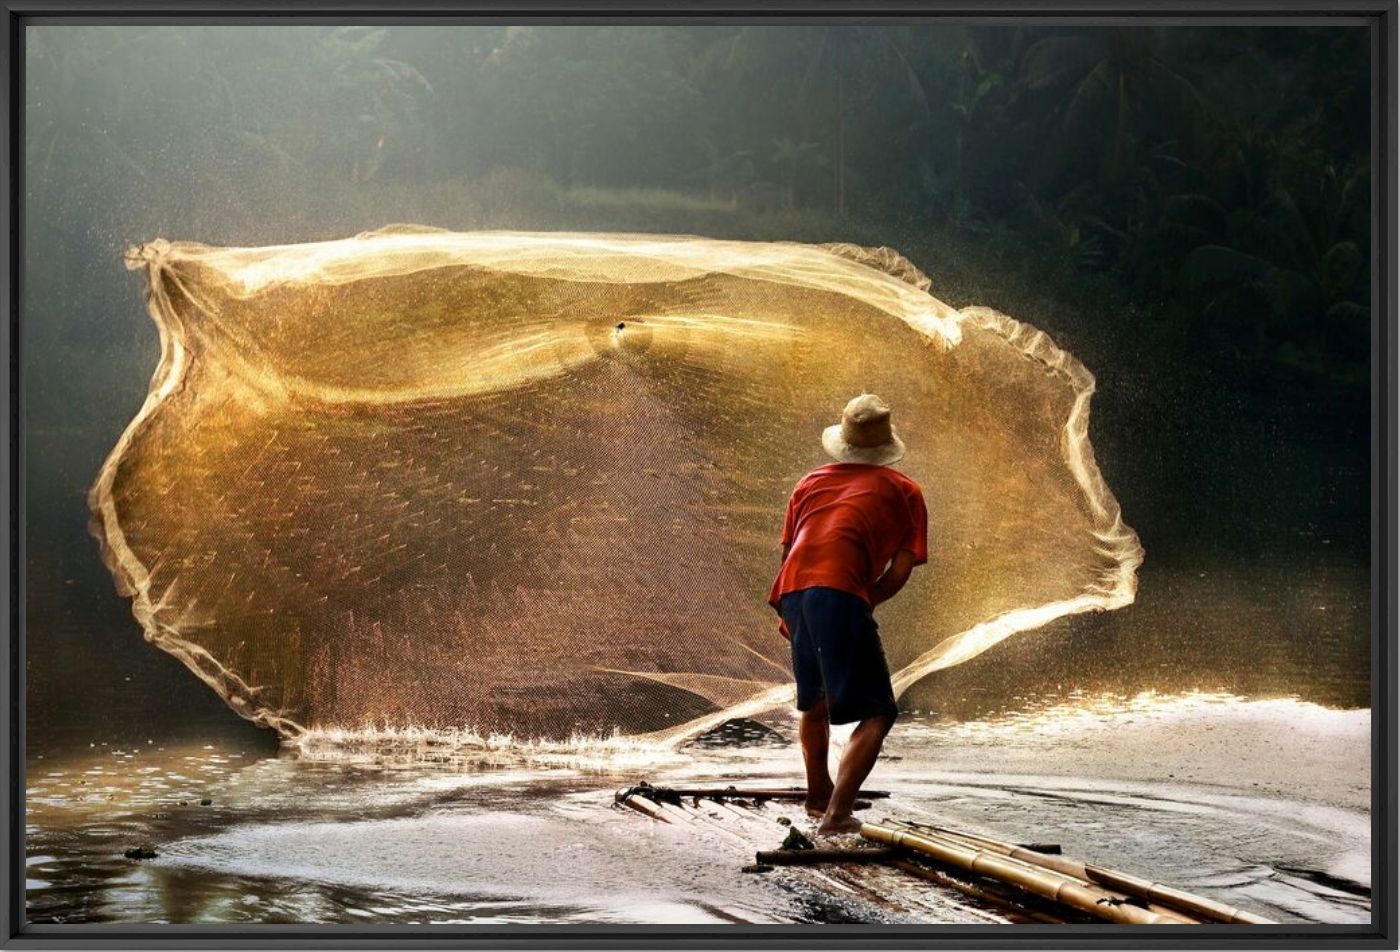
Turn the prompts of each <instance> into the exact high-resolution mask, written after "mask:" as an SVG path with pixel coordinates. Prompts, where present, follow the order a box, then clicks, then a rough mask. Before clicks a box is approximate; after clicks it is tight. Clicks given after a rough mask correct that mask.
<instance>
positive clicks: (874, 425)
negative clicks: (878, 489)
mask: <svg viewBox="0 0 1400 952" xmlns="http://www.w3.org/2000/svg"><path fill="white" fill-rule="evenodd" d="M822 449H824V450H826V452H827V455H828V456H830V457H831V458H832V459H834V460H837V461H838V462H841V463H874V464H875V465H877V466H888V465H889V464H890V463H895V462H898V461H899V460H900V459H901V458H902V457H903V456H904V441H903V440H901V439H900V438H899V437H898V436H897V435H895V432H894V427H892V426H891V425H890V408H889V406H888V405H887V404H886V403H885V401H883V400H881V399H880V398H879V397H877V396H875V394H873V393H862V394H861V395H860V396H858V397H856V398H855V399H853V400H852V401H851V402H850V403H848V404H846V409H845V410H843V411H841V422H840V423H837V424H836V425H835V426H829V427H827V428H826V429H825V430H823V431H822Z"/></svg>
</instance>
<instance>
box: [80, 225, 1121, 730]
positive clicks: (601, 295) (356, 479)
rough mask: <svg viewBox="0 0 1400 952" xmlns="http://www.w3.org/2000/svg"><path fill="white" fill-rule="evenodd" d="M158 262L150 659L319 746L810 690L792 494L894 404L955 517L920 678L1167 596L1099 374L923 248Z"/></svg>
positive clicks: (650, 249)
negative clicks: (338, 738) (1135, 515)
mask: <svg viewBox="0 0 1400 952" xmlns="http://www.w3.org/2000/svg"><path fill="white" fill-rule="evenodd" d="M128 263H129V265H130V266H131V267H132V268H144V269H145V270H146V274H147V278H148V282H149V286H148V296H149V303H150V311H151V314H152V316H153V317H154V319H155V321H156V324H157V325H158V327H159V331H160V338H161V349H162V353H161V360H160V364H159V367H158V368H157V370H156V372H155V375H154V377H153V379H152V381H151V389H150V393H149V396H148V397H147V400H146V402H145V404H144V406H143V407H142V408H141V410H140V412H139V413H138V414H137V416H136V418H135V419H134V420H133V421H132V422H131V424H130V425H129V426H128V428H127V430H126V432H125V433H124V434H123V435H122V437H121V439H120V441H119V442H118V443H117V445H116V447H115V448H114V450H113V451H112V453H111V455H110V457H109V458H108V460H107V461H106V464H105V465H104V467H103V469H102V471H101V473H100V475H99V477H98V479H97V482H96V484H95V485H94V486H93V488H92V490H91V493H90V500H89V501H90V504H91V508H92V511H93V517H94V518H93V530H94V533H95V534H96V535H97V536H98V538H99V539H100V540H101V542H102V549H103V554H104V557H105V559H106V560H107V564H108V565H109V567H110V568H111V570H112V572H113V575H114V576H115V578H116V581H117V585H118V587H119V589H120V591H121V592H122V593H123V594H125V595H128V596H130V597H131V598H132V604H133V611H134V613H135V616H136V618H137V620H138V621H139V622H140V624H141V626H142V628H143V629H144V632H145V635H146V637H147V639H148V640H150V641H151V642H153V643H155V644H156V645H158V646H160V647H161V648H163V649H165V650H166V651H168V652H170V653H171V654H173V655H175V656H176V657H178V658H179V659H180V660H182V661H183V662H184V663H185V664H186V665H188V666H189V667H190V668H191V669H192V670H193V671H194V672H195V673H196V674H198V675H199V676H200V677H201V678H202V679H203V680H204V681H205V682H207V683H208V684H209V685H210V686H211V687H213V688H214V689H215V690H216V691H218V692H219V694H220V695H221V696H222V697H224V698H225V699H226V700H227V701H228V703H229V704H230V705H232V706H233V707H234V708H235V709H236V710H237V711H238V712H239V713H241V714H242V715H244V716H245V717H248V718H250V719H252V720H254V721H256V722H258V723H260V724H264V725H268V726H272V727H275V728H277V729H278V730H280V731H282V732H283V733H284V734H285V735H287V736H289V737H295V736H297V735H300V734H302V733H303V732H305V731H307V730H309V729H312V728H321V729H324V728H340V729H345V730H354V729H360V728H365V727H369V726H373V727H375V728H378V729H381V730H382V729H385V728H389V729H395V728H405V729H407V728H420V729H429V730H447V729H464V728H469V729H473V730H476V731H478V732H481V733H483V734H489V733H510V734H513V735H515V736H517V737H542V738H548V737H569V736H572V735H580V734H605V733H610V732H614V731H622V732H624V733H629V734H631V733H649V732H658V731H664V732H670V733H671V734H672V735H673V736H674V735H675V734H677V733H684V732H686V731H690V732H693V731H695V730H696V729H699V728H701V727H703V726H705V725H708V724H712V723H717V722H718V721H719V720H722V719H724V718H726V717H729V716H737V715H739V714H754V713H761V712H762V711H763V710H764V709H768V708H772V707H774V706H776V705H781V704H783V703H786V702H787V700H788V698H789V697H790V693H789V692H790V678H791V675H790V668H789V663H788V654H787V643H786V641H784V639H783V638H782V637H781V636H780V635H779V634H778V633H777V631H776V616H775V615H774V613H773V611H772V609H771V608H769V607H768V606H767V604H766V602H765V597H766V593H767V589H768V585H769V583H770V581H771V579H772V576H773V574H774V571H775V570H776V568H777V563H778V557H779V550H778V545H777V540H778V535H779V530H780V527H781V524H782V518H783V511H784V506H785V504H786V501H787V496H788V493H789V491H790V490H791V488H792V485H793V484H794V482H795V481H796V480H797V479H798V478H799V477H800V476H801V475H802V474H803V473H804V472H806V471H807V470H808V469H810V468H812V467H813V466H816V465H819V464H821V463H823V462H825V461H826V460H825V458H824V457H823V455H822V452H821V448H820V444H819V434H820V432H821V430H822V428H823V427H824V426H826V425H828V424H830V423H831V422H833V421H835V420H836V419H838V418H839V414H840V410H841V408H842V406H843V405H844V404H845V403H846V401H847V400H848V399H849V398H850V397H851V396H853V395H855V394H857V393H860V392H862V391H871V392H874V393H878V394H879V395H881V396H882V397H883V398H884V399H885V400H886V401H888V402H889V403H890V404H891V406H892V407H893V408H894V411H895V422H896V426H897V428H898V429H899V431H900V433H901V435H902V436H903V438H904V440H905V441H906V443H907V444H908V446H909V453H908V455H907V456H906V457H905V459H904V461H903V462H902V463H901V464H900V468H901V469H902V470H903V471H905V472H907V473H908V474H909V475H910V476H912V477H913V478H915V479H916V480H918V481H919V482H920V483H921V484H922V486H923V489H924V493H925V496H926V498H927V501H928V506H929V512H930V557H929V564H928V565H927V566H926V567H924V568H922V569H920V570H918V571H916V573H915V574H914V577H913V579H912V581H911V582H910V583H909V586H908V588H907V589H906V591H905V592H904V593H902V594H901V595H900V596H899V597H898V598H897V599H895V600H894V601H893V602H891V603H889V605H888V606H886V607H882V608H881V610H880V616H881V631H882V635H883V638H884V641H885V645H886V651H887V654H888V656H889V660H890V662H891V667H892V669H894V670H896V671H897V676H896V682H897V687H898V688H899V689H900V690H903V689H904V688H906V687H907V686H908V685H909V684H911V683H913V682H914V681H915V680H917V679H918V678H919V677H921V676H923V675H925V674H927V673H929V672H930V671H933V670H936V669H938V668H941V667H946V666H948V665H950V664H956V663H957V662H959V661H962V660H966V659H967V658H969V657H972V656H973V655H975V654H977V653H978V652H980V651H982V650H985V649H986V648H988V647H989V646H991V645H993V644H995V643H996V642H997V641H999V640H1001V639H1002V638H1004V637H1006V636H1007V635H1009V634H1011V633H1013V632H1016V631H1020V630H1025V629H1027V628H1032V627H1035V626H1037V625H1040V624H1043V623H1044V622H1046V621H1048V620H1050V619H1052V618H1055V617H1058V616H1061V615H1064V614H1067V613H1071V612H1078V611H1087V610H1094V609H1105V608H1113V607H1117V606H1120V605H1123V604H1126V603H1127V602H1130V601H1131V600H1132V598H1133V592H1134V585H1135V581H1134V579H1135V569H1136V566H1137V565H1138V563H1139V561H1140V559H1141V550H1140V549H1139V547H1138V543H1137V539H1136V536H1135V535H1134V534H1133V532H1132V531H1131V529H1129V528H1127V527H1126V526H1125V525H1124V524H1123V522H1122V520H1121V519H1120V517H1119V511H1118V506H1117V504H1116V503H1115V501H1114V499H1113V497H1112V495H1111V493H1110V492H1109V490H1108V488H1107V487H1106V486H1105V485H1104V482H1103V480H1102V479H1101V477H1100V476H1099V472H1098V469H1097V467H1096V466H1095V464H1094V459H1093V453H1092V450H1091V448H1090V445H1089V442H1088V439H1087V427H1088V417H1089V414H1088V402H1089V396H1090V393H1091V392H1092V390H1093V378H1092V377H1091V376H1090V374H1089V373H1088V372H1087V371H1086V370H1085V369H1084V368H1083V367H1082V366H1081V365H1080V364H1079V363H1078V362H1077V361H1075V360H1074V358H1072V357H1071V356H1070V355H1068V354H1067V353H1065V352H1063V351H1061V350H1059V349H1057V348H1056V347H1055V346H1054V344H1053V343H1052V342H1051V341H1050V340H1049V339H1047V338H1046V337H1045V335H1043V334H1042V333H1040V332H1038V331H1036V330H1034V329H1033V328H1031V327H1029V326H1027V325H1024V324H1020V323H1018V322H1016V321H1014V320H1011V319H1010V318H1007V317H1005V316H1003V315H1001V314H997V313H995V312H993V311H990V310H985V309H981V308H971V309H966V310H962V311H959V310H955V309H954V308H951V307H949V306H948V305H946V304H943V303H941V302H940V301H938V300H936V299H934V298H933V297H931V296H930V295H929V294H928V291H927V289H928V280H927V279H926V278H924V277H923V275H921V274H920V273H919V272H918V271H917V270H916V269H915V268H914V267H913V266H912V265H910V264H909V263H908V262H907V261H905V260H904V259H902V258H900V257H899V256H898V255H896V254H894V253H893V252H890V251H888V250H885V249H880V250H875V251H870V250H865V249H861V248H856V247H853V246H820V247H819V246H810V245H800V244H787V243H771V244H769V243H748V242H731V241H711V240H704V239H698V238H672V237H653V236H616V235H596V234H509V233H476V234H457V233H449V232H442V231H436V230H430V229H419V228H406V227H398V228H391V229H385V230H383V231H378V232H373V233H368V234H363V235H360V236H357V237H355V238H352V239H348V240H344V241H333V242H327V243H320V244H306V245H289V246H281V247H267V248H212V247H207V246H204V245H199V244H193V243H186V242H176V243H171V242H166V241H163V240H162V241H155V242H152V243H150V244H147V245H144V246H142V247H140V248H137V249H133V250H132V251H131V252H130V253H129V256H128Z"/></svg>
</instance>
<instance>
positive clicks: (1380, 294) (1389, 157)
mask: <svg viewBox="0 0 1400 952" xmlns="http://www.w3.org/2000/svg"><path fill="white" fill-rule="evenodd" d="M0 9H3V13H4V27H5V28H4V31H3V38H2V39H0V43H2V44H3V46H2V47H0V62H3V63H4V65H5V69H4V86H3V96H0V98H2V99H3V108H4V117H3V118H4V121H3V123H0V126H3V130H4V145H5V148H4V150H3V159H0V166H2V167H3V168H2V169H0V173H2V174H3V178H4V182H5V189H4V193H3V199H0V201H3V209H2V211H0V214H3V219H4V222H5V228H4V230H3V238H0V242H3V249H0V250H3V254H0V259H3V265H2V266H3V269H4V270H3V281H0V286H3V288H4V290H5V294H4V308H5V326H6V328H7V331H8V333H7V334H6V335H5V336H4V339H3V344H0V350H3V362H4V366H5V368H6V370H7V374H8V381H7V386H6V388H5V397H6V407H5V413H4V415H3V424H0V425H3V427H4V432H3V434H0V471H3V474H4V480H5V491H6V501H7V504H8V515H9V518H8V519H7V520H6V523H5V529H4V532H5V545H4V546H3V550H0V564H3V569H4V574H5V576H6V579H7V583H8V584H7V587H6V591H5V594H4V612H3V615H4V642H5V651H4V655H3V659H4V660H3V663H4V677H3V678H0V728H3V730H2V731H0V732H2V733H3V736H4V738H5V742H6V750H5V757H4V777H3V783H0V805H2V806H3V813H4V817H5V823H4V827H3V831H4V832H3V837H2V840H3V842H2V843H0V845H3V854H4V858H5V864H4V889H3V897H0V944H3V946H4V947H5V948H14V949H28V948H38V947H51V948H63V949H69V948H122V949H127V948H130V949H136V948H142V949H146V948H151V949H154V948H211V949H212V948H245V947H251V946H255V945H256V946H259V947H265V948H312V949H322V948H347V949H350V948H385V947H402V948H425V949H427V948H522V949H530V948H559V947H568V948H678V949H698V948H720V947H732V948H770V949H795V948H870V949H876V948H880V949H884V948H892V949H894V948H923V947H934V946H941V947H956V948H985V947H997V948H1000V947H1008V948H1015V947H1024V948H1031V947H1035V948H1091V947H1092V948H1100V947H1102V948H1119V947H1137V948H1162V949H1177V948H1337V949H1342V948H1351V949H1384V948H1392V949H1393V948H1396V947H1397V936H1398V935H1400V933H1397V923H1396V914H1397V903H1396V898H1397V896H1396V893H1397V880H1396V872H1397V869H1396V860H1397V840H1396V805H1397V800H1396V794H1397V784H1396V756H1395V753H1396V751H1395V736H1396V735H1395V729H1396V686H1397V677H1396V674H1397V671H1396V664H1395V648H1396V595H1397V591H1400V578H1397V574H1396V537H1397V524H1396V508H1395V505H1396V491H1397V468H1396V462H1397V461H1396V410H1397V402H1396V383H1397V348H1396V330H1397V309H1396V302H1397V295H1396V271H1397V269H1396V206H1397V202H1396V183H1397V179H1396V154H1397V149H1396V145H1397V141H1396V109H1395V95H1396V88H1397V87H1396V82H1397V72H1396V39H1397V32H1396V30H1397V6H1396V3H1395V0H1336V2H1325V0H1042V2H1036V0H982V2H973V0H677V2H670V3H666V4H665V5H661V4H659V3H657V2H656V0H652V2H650V3H648V2H646V0H517V2H510V3H507V2H505V0H406V2H396V3H393V4H389V3H385V2H383V0H378V2H375V0H0ZM926 18H927V19H935V20H937V21H940V22H950V23H960V24H968V23H1009V22H1015V21H1026V20H1034V21H1036V22H1040V23H1076V24H1086V25H1087V24H1108V23H1114V24H1119V23H1125V24H1144V25H1145V24H1151V23H1171V24H1187V23H1198V24H1199V23H1219V24H1234V23H1249V24H1253V25H1264V24H1301V23H1340V22H1347V23H1353V24H1361V23H1364V24H1366V26H1367V27H1368V29H1369V30H1370V36H1371V44H1372V45H1371V48H1372V89H1373V100H1372V110H1373V114H1372V123H1373V125H1372V128H1373V136H1372V150H1373V151H1372V168H1373V169H1374V170H1377V172H1378V174H1375V175H1373V178H1372V182H1373V185H1372V187H1373V204H1372V209H1373V222H1372V227H1373V244H1372V247H1373V249H1374V250H1373V261H1372V281H1373V307H1372V329H1371V333H1372V337H1371V407H1372V431H1371V441H1372V442H1371V464H1372V466H1371V479H1372V483H1371V492H1372V499H1371V511H1372V520H1373V521H1372V550H1371V573H1372V574H1371V584H1372V591H1371V599H1372V604H1371V626H1372V627H1371V639H1372V640H1371V660H1372V688H1371V690H1372V698H1371V710H1372V761H1371V771H1372V779H1371V788H1372V798H1373V800H1372V811H1371V818H1372V841H1371V842H1372V852H1373V855H1372V864H1373V879H1372V883H1373V887H1372V888H1373V893H1372V894H1373V916H1372V922H1371V924H1370V925H1369V926H1346V925H1279V926H1228V927H1226V926H1220V927H1194V926H1182V927H1178V928H1176V929H1171V930H1160V929H1156V930H1154V929H1147V928H1138V927H1122V926H1109V925H1104V926H1094V927H1082V926H1054V927H1045V926H1018V927H1015V928H988V927H987V926H983V925H928V926H918V927H904V926H900V927H889V926H846V925H822V926H739V925H734V926H723V927H710V926H630V927H622V926H617V927H613V926H598V925H553V926H518V927H509V928H501V927H491V928H472V927H461V926H440V927H439V926H414V927H404V926H311V925H307V926H271V925H270V926H186V925H172V926H154V925H122V924H116V925H103V926H89V925H81V926H60V925H27V924H26V923H25V915H24V910H25V875H24V874H25V853H24V832H25V822H24V812H23V811H24V782H25V780H24V777H25V758H24V750H25V746H24V745H25V739H24V724H25V693H24V688H25V685H24V674H25V665H24V659H25V628H24V623H25V606H24V603H23V592H24V574H25V548H24V532H25V510H24V503H25V485H24V443H23V440H22V438H21V437H22V434H23V427H24V391H23V383H24V381H23V379H22V361H21V360H20V354H21V353H22V349H23V347H24V344H25V335H24V327H23V320H22V315H21V313H20V308H19V303H20V292H21V282H22V280H23V275H22V273H21V269H20V261H21V257H20V253H21V247H20V240H21V235H22V233H23V232H22V227H21V226H22V216H23V214H24V209H23V207H22V205H21V202H20V198H21V195H22V183H21V182H20V173H21V169H22V165H23V155H24V153H23V151H22V149H23V141H24V117H23V114H22V101H23V95H22V93H23V88H24V86H23V77H24V55H23V53H24V43H23V41H22V35H23V34H22V31H23V29H24V27H25V26H26V25H30V24H42V23H53V22H60V21H62V22H89V23H99V22H131V23H137V22H139V23H157V22H161V23H164V22H177V21H178V22H194V21H198V22H201V23H206V24H215V23H221V24H230V23H247V22H251V21H260V22H277V23H285V24H292V23H322V22H327V21H333V22H337V23H347V24H349V23H376V24H378V23H417V24H430V23H435V22H443V23H445V22H460V21H464V20H471V21H476V22H497V23H500V22H531V23H544V22H549V23H565V22H595V21H599V20H606V21H613V22H638V23H645V22H661V21H665V22H668V23H678V22H684V23H703V22H713V21H716V20H726V21H729V20H745V21H749V22H792V21H793V20H794V19H802V20H806V21H823V22H843V23H844V22H856V21H859V22H863V23H872V22H908V21H911V20H924V19H926Z"/></svg>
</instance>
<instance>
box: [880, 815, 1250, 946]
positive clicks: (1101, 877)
mask: <svg viewBox="0 0 1400 952" xmlns="http://www.w3.org/2000/svg"><path fill="white" fill-rule="evenodd" d="M896 825H897V826H909V827H913V828H914V829H917V830H931V831H934V832H936V833H940V834H942V835H944V836H949V837H953V838H955V839H961V840H967V841H969V842H972V843H976V844H978V845H981V846H983V847H985V848H987V849H990V850H992V851H994V852H998V853H1001V854H1003V855H1005V856H1010V857H1011V858H1013V859H1019V860H1022V861H1023V862H1027V863H1033V864H1035V865H1036V866H1043V867H1045V868H1046V869H1053V870H1056V871H1057V872H1061V873H1064V874H1065V875H1067V876H1073V877H1074V878H1076V879H1082V880H1084V881H1085V882H1089V883H1096V884H1098V885H1100V886H1106V887H1107V888H1109V889H1116V890H1118V891H1119V892H1123V893H1127V894H1128V895H1130V896H1137V897H1138V898H1140V899H1145V900H1148V901H1149V902H1151V903H1156V904H1159V905H1161V906H1163V907H1167V908H1169V909H1173V910H1180V911H1182V912H1185V913H1187V914H1189V915H1192V916H1196V917H1199V918H1202V919H1208V920H1210V921H1212V922H1223V923H1231V924H1243V925H1273V924H1274V923H1273V921H1272V920H1270V919H1265V918H1264V917H1263V916H1258V915H1255V914H1254V913H1252V912H1246V911H1244V910H1243V909H1239V908H1237V907H1235V906H1227V905H1225V904H1224V903H1222V902H1217V901H1216V900H1214V899H1207V898H1205V897H1204V896H1197V895H1195V894H1193V893H1189V892H1186V891H1185V890H1182V889H1177V888H1175V887H1173V886H1168V885H1166V884H1164V883H1159V882H1153V881H1151V880H1147V879H1143V878H1142V877H1140V876H1134V875H1132V874H1131V873H1125V872H1122V871H1121V870H1116V869H1110V868H1108V867H1106V866H1097V865H1094V864H1092V863H1084V862H1079V861H1077V860H1073V859H1068V858H1066V857H1063V856H1049V855H1047V854H1045V853H1039V852H1036V851H1035V850H1031V849H1028V848H1026V847H1023V846H1017V845H1015V844H1014V843H1004V842H1002V841H1000V840H994V839H991V838H990V837H986V836H978V835H977V834H975V833H964V832H961V831H959V830H950V829H948V828H946V827H941V826H934V825H932V824H927V823H916V822H913V821H897V822H896Z"/></svg>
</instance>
